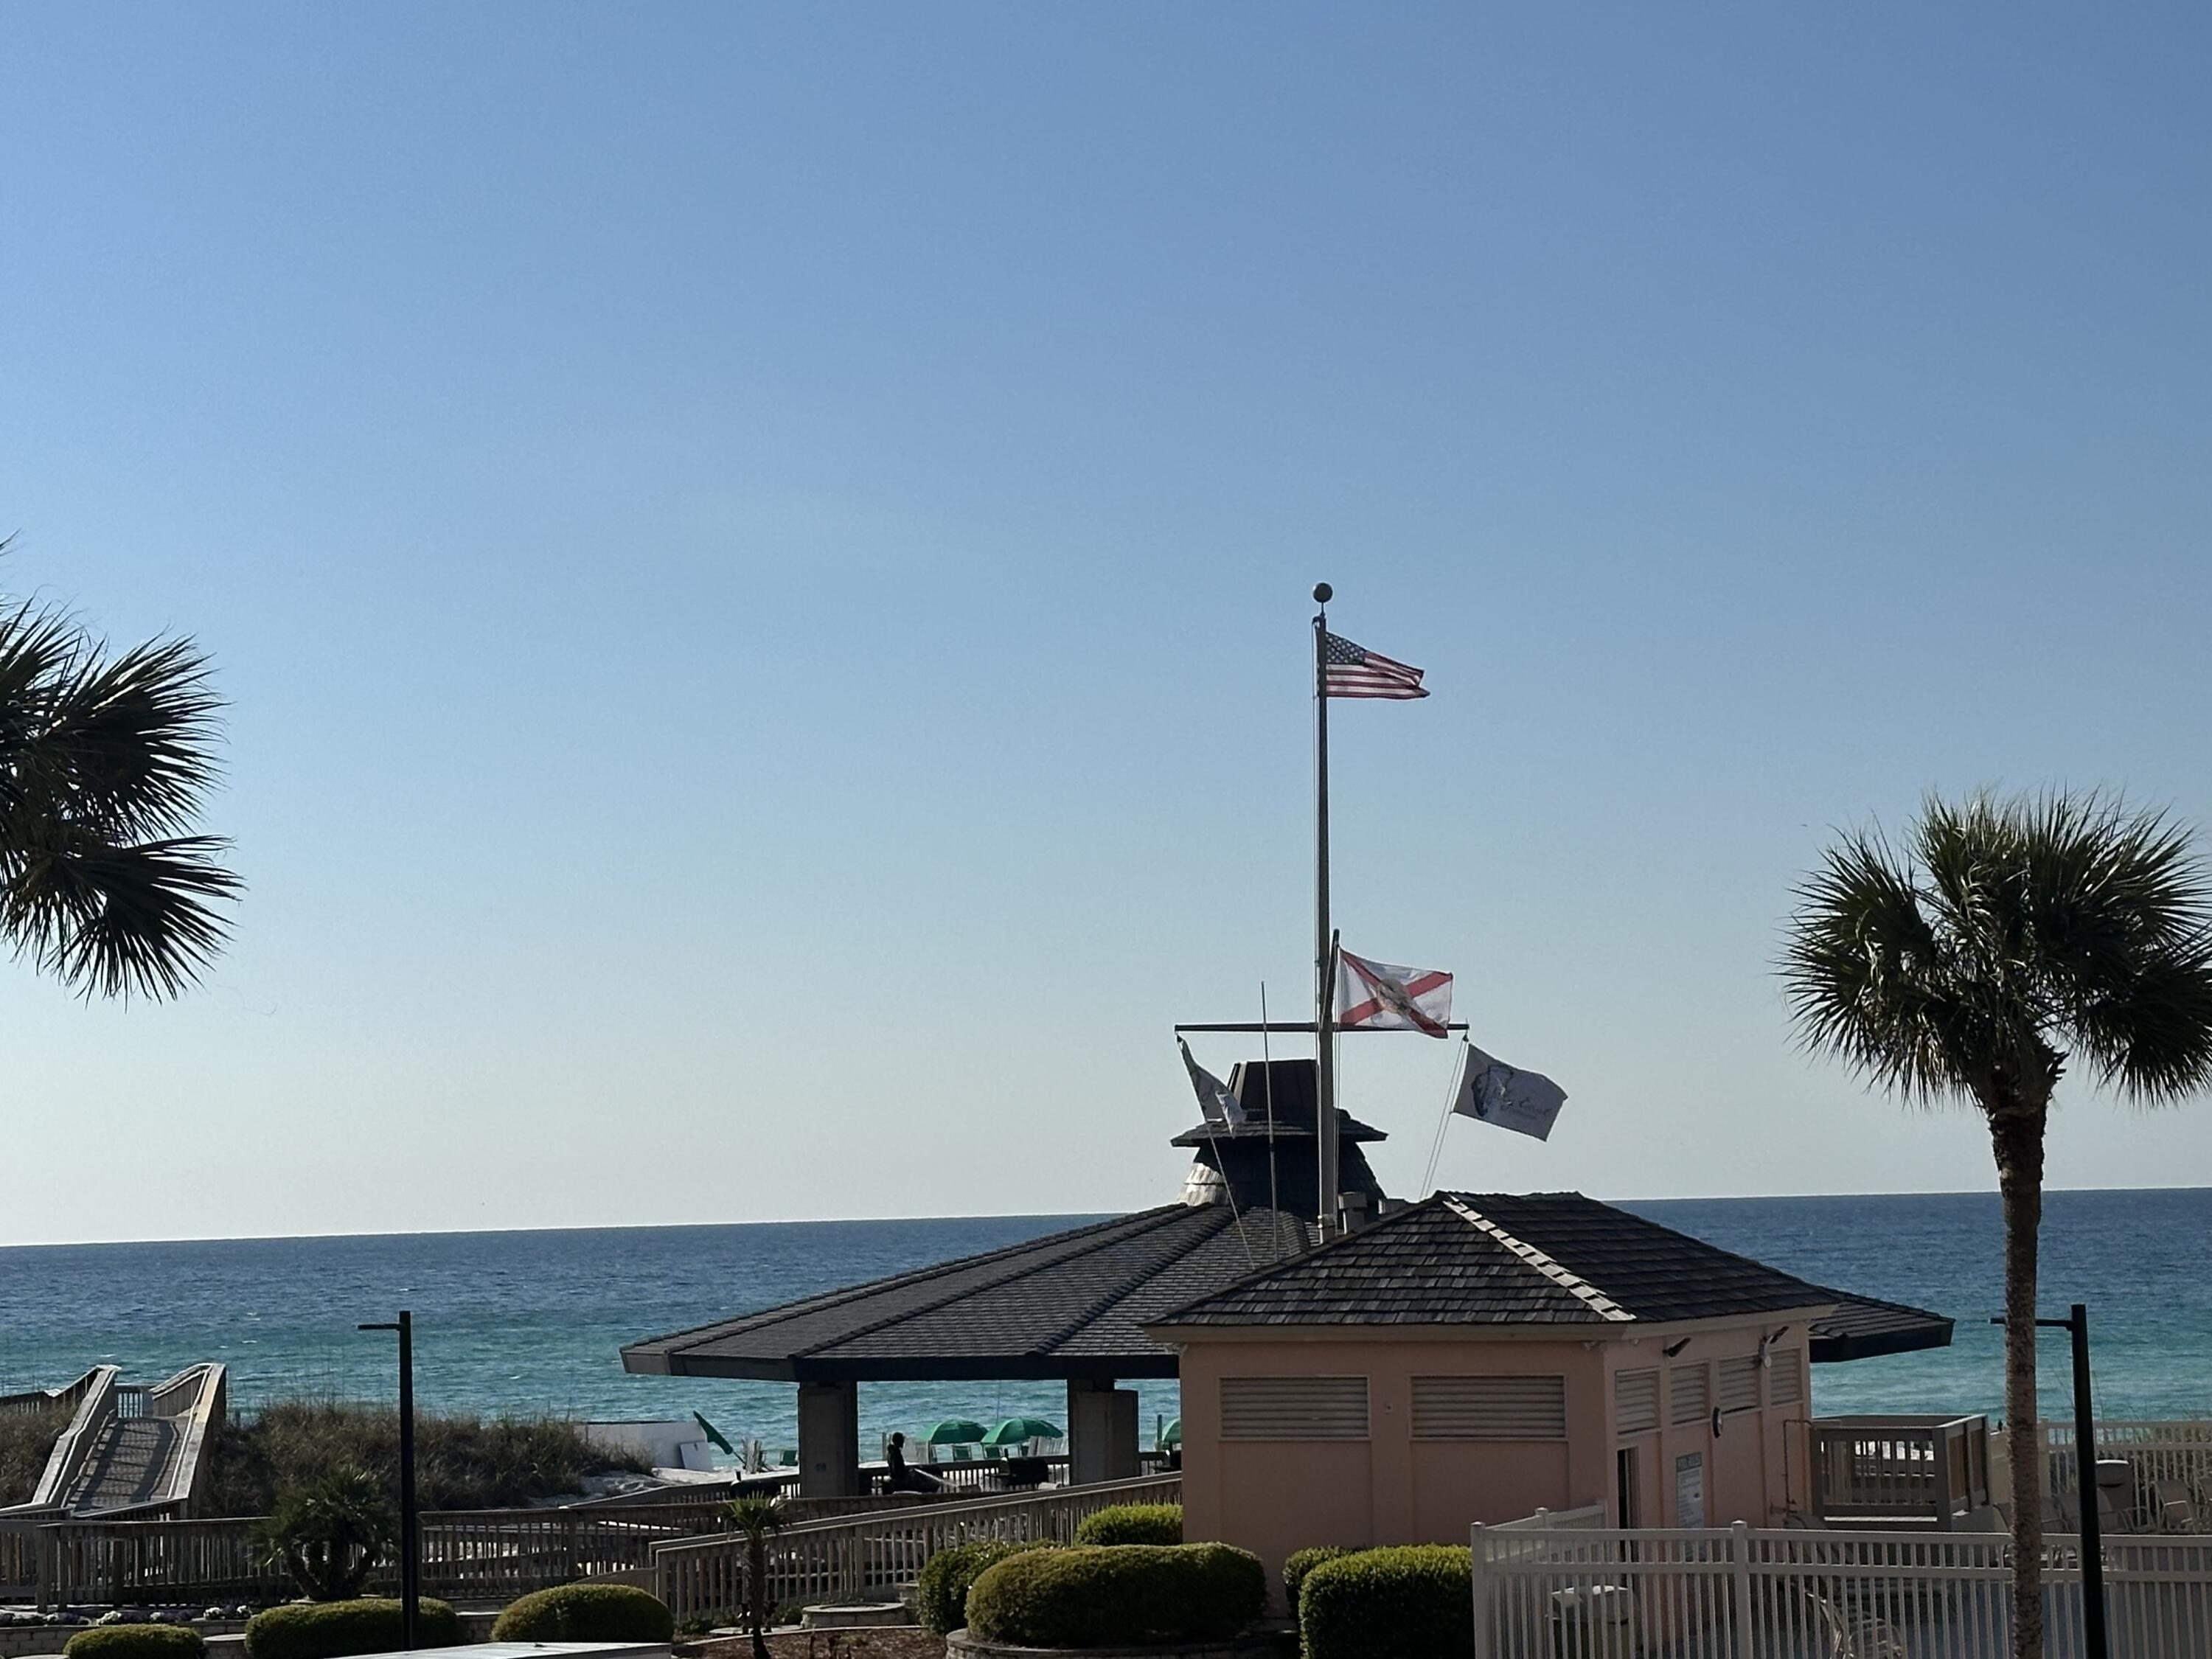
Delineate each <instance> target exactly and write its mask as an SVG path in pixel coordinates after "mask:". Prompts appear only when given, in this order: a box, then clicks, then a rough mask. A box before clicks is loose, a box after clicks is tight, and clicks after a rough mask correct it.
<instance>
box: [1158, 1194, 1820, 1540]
mask: <svg viewBox="0 0 2212 1659" xmlns="http://www.w3.org/2000/svg"><path fill="white" fill-rule="evenodd" d="M1837 1304H1838V1295H1837V1293H1836V1292H1833V1291H1826V1290H1823V1289H1821V1288H1820V1287H1819V1286H1817V1285H1809V1284H1807V1283H1806V1282H1804V1281H1803V1280H1802V1279H1794V1278H1792V1277H1790V1275H1789V1274H1787V1273H1779V1272H1777V1271H1776V1270H1774V1269H1772V1268H1770V1267H1764V1266H1762V1265H1760V1264H1759V1263H1758V1262H1756V1261H1750V1260H1748V1259H1747V1258H1745V1257H1742V1256H1739V1255H1732V1254H1730V1253H1729V1252H1728V1251H1725V1250H1722V1249H1717V1248H1716V1247H1715V1246H1712V1245H1710V1244H1706V1243H1703V1242H1701V1241H1699V1240H1697V1239H1693V1238H1690V1237H1686V1236H1684V1235H1682V1234H1680V1233H1677V1232H1674V1231H1671V1230H1669V1229H1668V1228H1665V1227H1662V1226H1660V1225H1656V1223H1653V1222H1650V1221H1646V1220H1644V1219H1643V1218H1640V1217H1638V1216H1633V1215H1631V1214H1629V1213H1627V1212H1625V1211H1621V1210H1617V1209H1614V1208H1613V1207H1612V1206H1608V1205H1605V1204H1601V1203H1598V1202H1597V1201H1595V1200H1592V1199H1588V1198H1584V1197H1583V1196H1582V1195H1581V1194H1574V1193H1566V1194H1533V1195H1528V1196H1513V1197H1509V1196H1504V1195H1498V1196H1480V1195H1473V1194H1437V1196H1436V1197H1434V1198H1431V1199H1429V1200H1425V1201H1424V1202H1422V1203H1419V1204H1416V1205H1413V1206H1409V1207H1407V1208H1406V1209H1403V1210H1401V1211H1399V1212H1396V1213H1395V1214H1393V1215H1389V1216H1388V1217H1386V1218H1383V1220H1381V1221H1378V1222H1376V1224H1375V1225H1372V1226H1370V1227H1368V1228H1366V1229H1364V1230H1363V1231H1359V1232H1357V1233H1354V1234H1352V1235H1351V1236H1349V1237H1345V1238H1342V1239H1340V1240H1338V1241H1336V1242H1335V1243H1331V1244H1328V1245H1327V1246H1325V1247H1324V1248H1322V1249H1320V1250H1317V1251H1314V1252H1312V1253H1310V1254H1309V1255H1303V1256H1300V1257H1297V1259H1295V1260H1292V1261H1286V1262H1283V1263H1279V1264H1278V1265H1276V1266H1274V1267H1270V1268H1267V1269H1265V1270H1263V1271H1261V1272H1260V1273H1255V1274H1253V1275H1251V1276H1250V1277H1249V1278H1247V1279H1244V1280H1243V1281H1242V1282H1240V1283H1238V1284H1237V1285H1231V1286H1230V1287H1229V1288H1227V1289H1225V1290H1223V1291H1218V1292H1216V1293H1214V1294H1213V1295H1211V1296H1208V1297H1204V1298H1202V1299H1200V1300H1199V1301H1197V1302H1194V1303H1192V1304H1189V1305H1188V1306H1185V1307H1183V1308H1181V1309H1178V1310H1175V1311H1173V1312H1171V1313H1170V1314H1168V1315H1166V1316H1164V1317H1163V1318H1161V1319H1159V1320H1158V1321H1157V1322H1154V1323H1152V1325H1150V1326H1148V1327H1147V1330H1148V1333H1149V1334H1152V1336H1154V1337H1156V1338H1157V1339H1158V1340H1162V1341H1165V1342H1171V1343H1173V1344H1175V1345H1176V1346H1177V1347H1178V1348H1179V1349H1180V1350H1181V1376H1182V1448H1183V1522H1184V1534H1185V1536H1187V1537H1191V1538H1209V1539H1212V1538H1218V1539H1221V1540H1224V1541H1227V1542H1230V1543H1233V1544H1238V1545H1241V1546H1243V1547H1245V1548H1247V1549H1250V1550H1253V1551H1255V1553H1258V1554H1259V1555H1260V1556H1261V1559H1263V1560H1265V1561H1266V1562H1267V1565H1268V1567H1269V1569H1270V1572H1271V1574H1274V1575H1279V1571H1280V1568H1281V1565H1282V1561H1283V1558H1284V1557H1285V1556H1286V1555H1287V1554H1289V1553H1290V1552H1291V1551H1292V1550H1294V1549H1297V1548H1300V1547H1304V1546H1306V1545H1309V1544H1345V1545H1353V1546H1361V1545H1370V1544H1388V1543H1416V1542H1455V1543H1463V1542H1465V1541H1466V1540H1467V1537H1468V1527H1469V1525H1470V1523H1472V1522H1477V1521H1481V1522H1501V1521H1510V1520H1514V1519H1517V1518H1519V1517H1522V1516H1528V1515H1530V1514H1532V1513H1533V1512H1534V1511H1535V1510H1538V1509H1540V1508H1542V1509H1553V1510H1565V1509H1577V1508H1580V1507H1583V1506H1585V1505H1592V1504H1595V1505H1601V1506H1603V1507H1604V1509H1605V1510H1606V1511H1607V1515H1608V1516H1609V1518H1610V1519H1611V1520H1612V1521H1613V1524H1617V1525H1626V1526H1662V1527H1670V1526H1720V1525H1725V1524H1727V1523H1729V1522H1734V1521H1747V1522H1751V1523H1753V1525H1760V1526H1764V1525H1768V1524H1778V1523H1779V1522H1780V1519H1781V1517H1782V1516H1784V1514H1786V1513H1787V1512H1788V1510H1790V1509H1791V1508H1792V1507H1794V1506H1796V1505H1802V1504H1803V1502H1804V1501H1805V1500H1804V1458H1805V1449H1806V1443H1805V1437H1804V1425H1805V1422H1806V1419H1807V1418H1808V1414H1809V1403H1810V1389H1809V1385H1808V1375H1807V1369H1806V1366H1807V1358H1808V1346H1809V1340H1810V1338H1811V1334H1812V1331H1813V1327H1814V1322H1815V1321H1817V1320H1820V1319H1822V1318H1824V1317H1826V1316H1828V1315H1830V1314H1831V1313H1832V1312H1833V1311H1834V1310H1835V1308H1836V1306H1837Z"/></svg>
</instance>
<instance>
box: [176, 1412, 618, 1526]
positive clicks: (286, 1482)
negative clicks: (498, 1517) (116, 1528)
mask: <svg viewBox="0 0 2212 1659" xmlns="http://www.w3.org/2000/svg"><path fill="white" fill-rule="evenodd" d="M209 1458H210V1464H209V1469H208V1482H209V1485H208V1492H207V1498H206V1511H205V1512H206V1513H208V1514H210V1515H268V1514H270V1513H271V1512H272V1511H273V1510H275V1509H276V1504H277V1501H278V1499H279V1498H281V1497H282V1496H283V1494H284V1493H285V1492H291V1491H294V1490H295V1489H297V1488H300V1487H303V1486H312V1485H313V1484H315V1483H317V1482H319V1481H325V1480H329V1479H330V1478H331V1476H332V1475H334V1474H337V1473H338V1472H339V1471H341V1470H343V1469H348V1468H357V1469H365V1470H367V1471H368V1473H369V1474H372V1475H374V1476H375V1477H376V1479H377V1480H378V1482H379V1483H380V1485H381V1486H384V1487H385V1489H386V1490H387V1491H389V1492H394V1493H396V1492H397V1491H398V1479H399V1422H398V1414H397V1413H395V1412H394V1411H393V1410H392V1407H389V1406H384V1405H367V1404H361V1403H356V1402H354V1401H296V1400H295V1401H278V1402H276V1403H273V1404H270V1405H268V1406H265V1407H263V1408H262V1409H261V1411H260V1413H259V1414H258V1415H257V1416H255V1417H253V1418H252V1419H246V1420H243V1421H233V1422H229V1423H226V1424H224V1425H222V1427H221V1428H219V1429H217V1430H216V1431H215V1433H214V1434H213V1435H211V1436H210V1440H209ZM616 1473H629V1474H643V1473H646V1468H645V1465H644V1464H643V1463H642V1462H640V1461H639V1460H638V1459H636V1458H635V1457H631V1456H628V1455H624V1454H622V1453H619V1452H611V1451H608V1450H606V1449H604V1448H601V1447H599V1446H594V1445H592V1443H590V1442H589V1441H587V1440H586V1439H585V1437H584V1433H583V1430H582V1429H581V1428H580V1426H579V1425H577V1424H575V1423H573V1422H571V1421H568V1419H563V1418H555V1417H529V1418H482V1417H477V1416H474V1415H470V1414H459V1415H451V1416H439V1415H433V1414H426V1413H419V1412H418V1413H416V1419H415V1482H416V1498H417V1501H418V1502H419V1503H420V1504H421V1505H422V1508H424V1509H426V1510H484V1509H509V1508H513V1507H517V1506H520V1505H522V1504H532V1503H538V1502H542V1501H544V1499H546V1498H559V1497H562V1496H564V1495H566V1494H568V1493H571V1492H580V1491H582V1490H583V1483H584V1480H585V1478H586V1476H588V1475H593V1474H616Z"/></svg>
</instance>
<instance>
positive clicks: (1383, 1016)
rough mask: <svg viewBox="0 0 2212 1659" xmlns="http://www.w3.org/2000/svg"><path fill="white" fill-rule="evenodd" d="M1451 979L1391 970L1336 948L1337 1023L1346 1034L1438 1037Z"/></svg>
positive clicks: (1447, 1014)
mask: <svg viewBox="0 0 2212 1659" xmlns="http://www.w3.org/2000/svg"><path fill="white" fill-rule="evenodd" d="M1451 991H1452V976H1451V975H1449V974H1445V973H1439V972H1437V971H1436V970H1435V969H1430V968H1396V967H1393V966H1392V965H1391V964H1390V963H1387V962H1370V961H1368V960H1367V958H1366V957H1355V956H1354V955H1352V952H1351V951H1346V950H1342V949H1340V950H1339V951H1337V953H1336V1023H1337V1025H1338V1026H1339V1027H1340V1029H1342V1030H1366V1031H1419V1032H1421V1033H1423V1034H1424V1035H1425V1036H1432V1037H1440V1036H1443V1035H1444V1027H1445V1025H1446V1024H1449V1022H1450V1020H1451Z"/></svg>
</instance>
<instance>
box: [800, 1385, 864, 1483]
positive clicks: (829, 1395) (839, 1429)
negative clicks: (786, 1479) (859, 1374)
mask: <svg viewBox="0 0 2212 1659" xmlns="http://www.w3.org/2000/svg"><path fill="white" fill-rule="evenodd" d="M799 1496H800V1497H801V1498H858V1497H859V1496H860V1389H858V1388H856V1387H855V1386H854V1384H852V1383H800V1384H799Z"/></svg>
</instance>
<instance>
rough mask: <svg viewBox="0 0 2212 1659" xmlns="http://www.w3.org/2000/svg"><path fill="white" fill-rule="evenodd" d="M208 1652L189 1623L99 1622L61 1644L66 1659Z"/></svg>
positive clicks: (183, 1658) (195, 1656)
mask: <svg viewBox="0 0 2212 1659" xmlns="http://www.w3.org/2000/svg"><path fill="white" fill-rule="evenodd" d="M206 1651H207V1644H206V1642H204V1640H202V1639H201V1637H200V1633H199V1632H197V1631H196V1630H194V1629H193V1628H192V1627H191V1626H189V1625H100V1626H96V1627H95V1628H94V1629H91V1630H81V1631H79V1632H77V1633H76V1635H74V1636H72V1637H70V1639H69V1640H68V1641H67V1642H65V1643H64V1644H62V1653H63V1655H64V1659H200V1656H201V1655H202V1654H204V1653H205V1652H206Z"/></svg>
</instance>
